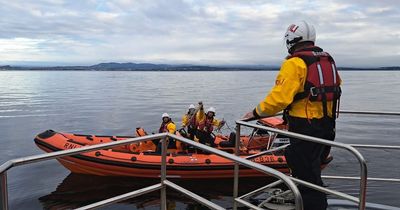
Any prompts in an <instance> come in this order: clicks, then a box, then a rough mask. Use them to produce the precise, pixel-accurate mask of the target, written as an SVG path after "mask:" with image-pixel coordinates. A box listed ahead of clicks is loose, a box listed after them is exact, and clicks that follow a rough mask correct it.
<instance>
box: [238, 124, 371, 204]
mask: <svg viewBox="0 0 400 210" xmlns="http://www.w3.org/2000/svg"><path fill="white" fill-rule="evenodd" d="M236 125H237V127H236V132H239V133H240V127H241V125H244V126H247V127H251V128H257V129H261V130H266V131H269V132H273V133H278V134H281V135H284V136H288V137H292V138H296V139H300V140H304V141H310V142H314V143H319V144H324V145H328V146H332V147H338V148H342V149H345V150H347V151H349V152H351V153H352V154H353V155H354V156H355V157H356V158H357V159H358V161H359V163H360V168H361V170H360V177H361V179H360V195H359V198H358V199H357V198H355V197H353V196H350V195H347V194H344V193H341V192H337V191H334V190H330V189H327V188H324V187H321V186H318V185H315V184H311V183H308V182H305V181H302V180H300V179H296V178H293V177H291V179H292V180H293V181H294V182H296V183H298V184H301V185H305V186H307V187H309V188H312V189H314V190H318V191H321V192H324V193H328V194H332V195H336V196H338V197H341V198H344V199H346V200H350V201H353V202H357V203H358V204H359V209H360V210H363V209H365V202H366V201H365V196H366V187H367V164H366V161H365V159H364V157H363V156H362V155H361V154H360V153H359V152H358V151H357V150H356V149H354V148H353V147H352V146H350V145H347V144H344V143H339V142H334V141H329V140H325V139H321V138H316V137H311V136H306V135H302V134H298V133H293V132H289V131H284V130H279V129H276V128H271V127H266V126H262V125H256V124H252V123H248V122H244V121H241V120H238V121H236ZM237 136H239V135H237ZM238 141H239V139H238V137H237V138H236V142H237V143H238ZM282 149H283V148H282ZM235 164H236V163H235ZM236 170H238V168H236V167H235V171H236ZM234 179H238V178H237V177H236V176H235V177H234ZM234 197H235V198H236V197H238V194H237V192H234ZM236 200H237V201H238V202H241V203H242V204H244V203H243V200H242V198H236Z"/></svg>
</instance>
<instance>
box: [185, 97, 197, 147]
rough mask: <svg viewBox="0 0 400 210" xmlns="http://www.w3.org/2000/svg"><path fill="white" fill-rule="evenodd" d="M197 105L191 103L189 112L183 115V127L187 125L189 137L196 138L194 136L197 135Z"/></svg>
mask: <svg viewBox="0 0 400 210" xmlns="http://www.w3.org/2000/svg"><path fill="white" fill-rule="evenodd" d="M195 114H196V107H195V106H194V105H193V104H190V106H189V110H188V112H187V113H186V114H185V115H183V117H182V128H186V127H187V132H188V138H189V139H191V140H194V136H195V135H196V127H197V124H196V117H195Z"/></svg>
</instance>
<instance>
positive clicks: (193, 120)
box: [188, 113, 197, 128]
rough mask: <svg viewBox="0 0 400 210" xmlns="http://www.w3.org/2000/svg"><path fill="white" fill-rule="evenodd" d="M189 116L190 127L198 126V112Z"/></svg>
mask: <svg viewBox="0 0 400 210" xmlns="http://www.w3.org/2000/svg"><path fill="white" fill-rule="evenodd" d="M188 118H189V125H188V126H189V127H190V128H196V126H197V122H196V113H194V114H193V115H189V114H188Z"/></svg>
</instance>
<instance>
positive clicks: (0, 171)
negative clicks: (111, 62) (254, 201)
mask: <svg viewBox="0 0 400 210" xmlns="http://www.w3.org/2000/svg"><path fill="white" fill-rule="evenodd" d="M159 138H162V141H161V142H162V161H161V169H162V170H161V183H160V184H161V186H158V185H157V186H153V187H150V188H148V189H145V188H144V189H142V190H136V192H134V193H133V192H131V193H128V194H125V195H123V196H122V197H121V196H117V197H115V198H113V199H110V200H107V201H100V202H98V203H97V205H101V206H105V205H107V204H109V203H113V202H115V201H121V199H123V198H129V197H134V196H137V195H139V194H141V193H143V191H147V190H152V189H154V188H158V187H160V188H161V209H163V210H164V209H166V193H165V187H166V186H167V185H168V186H173V187H175V189H181V188H178V187H176V186H175V185H174V184H171V183H170V182H168V181H167V180H166V155H167V153H166V148H167V144H166V140H167V138H174V139H176V140H178V141H181V142H184V143H186V144H189V145H192V146H194V147H197V148H200V149H202V150H205V151H207V152H210V153H214V154H217V155H219V156H222V157H224V158H226V159H229V160H232V161H234V162H235V163H240V164H241V165H244V166H246V167H249V168H253V169H255V170H257V171H260V172H263V173H266V174H268V175H270V176H273V177H276V178H278V179H280V180H282V182H283V183H285V184H286V186H287V187H288V188H289V189H290V190H292V192H293V193H294V195H295V201H296V203H295V205H296V209H297V210H302V209H303V203H302V199H301V195H300V192H299V190H298V189H297V186H296V185H295V183H294V182H293V181H292V180H291V179H290V178H289V177H287V176H286V175H284V174H283V173H281V172H279V171H276V170H274V169H272V168H269V167H267V166H263V165H260V164H258V163H255V162H252V161H250V160H246V159H243V158H240V157H238V156H235V155H232V154H229V153H226V152H223V151H221V150H218V149H215V148H212V147H208V146H206V145H203V144H200V143H197V142H195V141H192V140H190V139H186V138H183V137H180V136H176V135H174V134H169V133H161V134H154V135H149V136H144V137H137V138H130V139H125V140H121V141H114V142H110V143H104V144H99V145H92V146H84V147H81V148H76V149H71V150H64V151H58V152H53V153H47V154H41V155H33V156H28V157H23V158H17V159H13V160H10V161H7V162H6V163H4V164H2V165H1V166H0V185H1V186H0V187H1V195H2V196H1V198H0V200H1V202H2V203H1V206H2V208H3V209H5V210H6V209H8V197H7V189H8V186H7V174H6V172H7V171H8V170H9V169H11V168H13V167H14V166H19V165H25V164H30V163H35V162H40V161H45V160H50V159H55V158H60V157H64V156H68V155H74V154H79V153H83V152H89V151H95V150H100V149H107V148H112V147H115V146H121V145H125V144H130V143H135V142H141V141H146V140H151V139H159ZM238 175H239V174H238V173H235V176H238ZM236 179H237V177H236ZM182 189H183V188H182ZM163 191H164V192H163ZM192 198H194V199H196V200H198V201H203V202H205V203H203V204H206V205H207V206H209V207H212V206H214V207H216V208H215V209H219V207H218V206H217V205H216V204H213V203H212V202H211V201H207V200H206V199H202V198H201V197H199V196H198V197H196V196H195V197H192ZM235 198H236V197H235ZM92 207H93V206H92ZM92 207H90V206H89V207H87V208H88V209H90V208H92ZM82 208H86V207H82Z"/></svg>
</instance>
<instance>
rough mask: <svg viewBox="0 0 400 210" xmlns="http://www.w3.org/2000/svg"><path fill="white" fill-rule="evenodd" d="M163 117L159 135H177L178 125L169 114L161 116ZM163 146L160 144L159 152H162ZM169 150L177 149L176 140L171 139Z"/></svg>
mask: <svg viewBox="0 0 400 210" xmlns="http://www.w3.org/2000/svg"><path fill="white" fill-rule="evenodd" d="M161 117H162V122H161V125H160V128H159V129H158V132H159V133H165V132H168V133H171V134H175V132H176V125H175V123H174V122H172V120H171V117H170V116H169V114H168V113H163V114H162V115H161ZM160 149H161V145H160V143H159V142H158V146H157V152H159V151H161V150H160ZM168 149H176V141H175V139H169V140H168Z"/></svg>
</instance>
